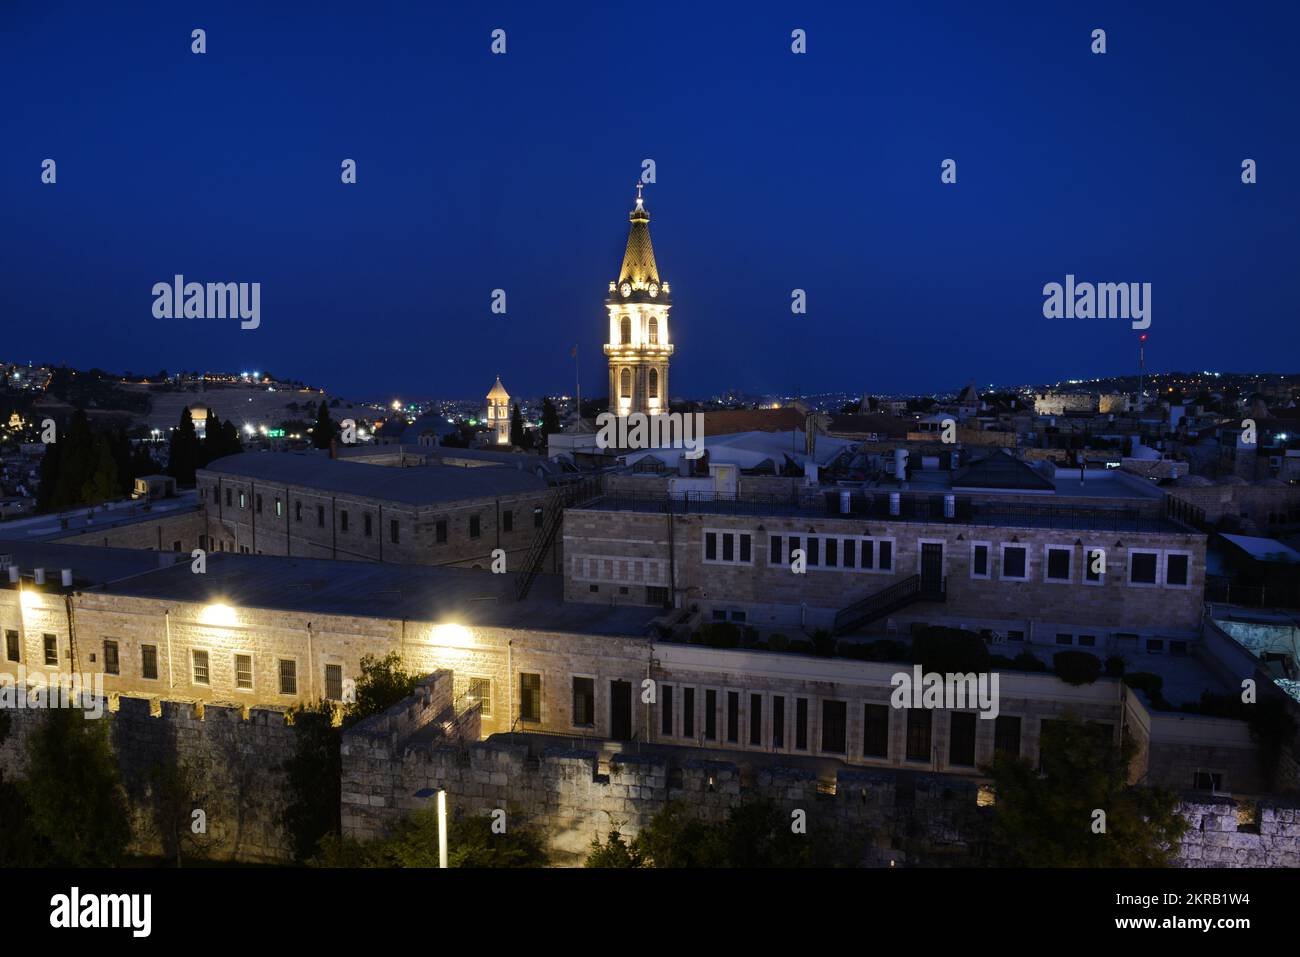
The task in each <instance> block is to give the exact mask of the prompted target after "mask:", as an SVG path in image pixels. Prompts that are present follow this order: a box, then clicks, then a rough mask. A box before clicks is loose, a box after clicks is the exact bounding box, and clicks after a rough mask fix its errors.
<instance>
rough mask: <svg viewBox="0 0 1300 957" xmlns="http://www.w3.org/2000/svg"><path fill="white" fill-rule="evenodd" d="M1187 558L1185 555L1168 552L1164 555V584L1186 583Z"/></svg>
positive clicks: (1180, 585)
mask: <svg viewBox="0 0 1300 957" xmlns="http://www.w3.org/2000/svg"><path fill="white" fill-rule="evenodd" d="M1188 562H1189V559H1188V557H1187V556H1186V555H1178V554H1174V553H1172V552H1171V553H1169V554H1167V555H1165V584H1166V585H1175V586H1177V587H1180V588H1181V587H1183V586H1185V585H1186V584H1187V569H1188Z"/></svg>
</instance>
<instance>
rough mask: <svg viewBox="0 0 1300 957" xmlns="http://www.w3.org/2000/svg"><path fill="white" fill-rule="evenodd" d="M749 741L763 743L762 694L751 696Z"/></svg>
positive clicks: (754, 743)
mask: <svg viewBox="0 0 1300 957" xmlns="http://www.w3.org/2000/svg"><path fill="white" fill-rule="evenodd" d="M749 743H750V744H753V745H760V744H762V743H763V696H762V695H761V694H752V695H750V696H749Z"/></svg>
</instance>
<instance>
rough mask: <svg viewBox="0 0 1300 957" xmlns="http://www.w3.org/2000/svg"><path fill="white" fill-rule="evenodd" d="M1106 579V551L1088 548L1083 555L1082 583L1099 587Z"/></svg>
mask: <svg viewBox="0 0 1300 957" xmlns="http://www.w3.org/2000/svg"><path fill="white" fill-rule="evenodd" d="M1105 578H1106V550H1105V549H1103V548H1090V549H1088V550H1087V551H1086V552H1084V553H1083V583H1084V584H1085V585H1100V584H1101V583H1102V582H1103V581H1105Z"/></svg>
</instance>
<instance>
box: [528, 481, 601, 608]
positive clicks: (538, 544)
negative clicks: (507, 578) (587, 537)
mask: <svg viewBox="0 0 1300 957" xmlns="http://www.w3.org/2000/svg"><path fill="white" fill-rule="evenodd" d="M602 488H603V483H602V481H601V479H599V478H591V479H584V480H583V481H581V482H571V483H569V484H567V485H561V486H558V487H557V488H555V489H553V490H552V491H551V494H550V495H549V496H547V498H546V502H545V504H544V505H543V506H542V527H541V528H539V529H538V530H537V534H536V535H535V536H533V541H532V544H530V545H529V546H528V554H527V555H525V556H524V564H523V567H522V568H521V569H520V570H519V577H518V578H517V579H515V600H516V601H523V600H524V599H525V598H527V597H528V590H529V589H530V588H532V587H533V580H534V579H536V578H537V576H538V575H540V574H541V572H542V565H543V564H544V563H545V561H546V553H547V552H549V551H550V549H551V545H552V544H553V543H554V542H555V536H556V533H557V532H559V530H560V526H561V525H562V524H563V523H564V510H565V509H566V508H572V507H574V506H576V505H581V504H583V503H584V502H588V501H590V500H591V499H593V498H595V497H596V496H598V495H600V493H601V491H602Z"/></svg>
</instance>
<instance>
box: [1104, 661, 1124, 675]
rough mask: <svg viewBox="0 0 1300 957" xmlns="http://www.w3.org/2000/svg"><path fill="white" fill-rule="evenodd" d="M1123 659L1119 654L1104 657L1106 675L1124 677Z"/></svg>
mask: <svg viewBox="0 0 1300 957" xmlns="http://www.w3.org/2000/svg"><path fill="white" fill-rule="evenodd" d="M1124 668H1125V664H1124V659H1123V658H1121V657H1120V656H1119V655H1111V656H1110V657H1109V658H1107V659H1106V677H1107V678H1123V677H1124Z"/></svg>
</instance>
